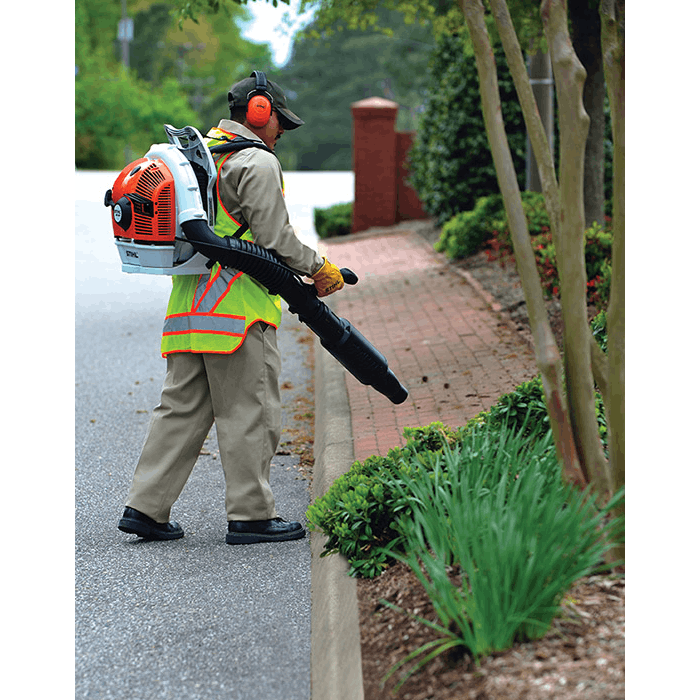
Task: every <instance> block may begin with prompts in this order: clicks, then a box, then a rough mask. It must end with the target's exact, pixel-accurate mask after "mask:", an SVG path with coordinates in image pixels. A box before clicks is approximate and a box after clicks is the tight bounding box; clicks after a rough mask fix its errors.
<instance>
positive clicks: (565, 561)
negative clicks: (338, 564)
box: [385, 426, 623, 685]
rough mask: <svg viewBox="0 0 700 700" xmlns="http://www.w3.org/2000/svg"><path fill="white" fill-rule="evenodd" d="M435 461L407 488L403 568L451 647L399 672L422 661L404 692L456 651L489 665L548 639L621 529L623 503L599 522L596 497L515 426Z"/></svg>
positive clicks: (544, 445) (411, 476)
mask: <svg viewBox="0 0 700 700" xmlns="http://www.w3.org/2000/svg"><path fill="white" fill-rule="evenodd" d="M431 459H432V460H433V469H423V470H409V471H406V472H405V477H404V481H403V483H401V484H399V485H398V486H399V487H400V488H402V489H403V490H404V493H405V495H406V497H407V498H408V499H409V500H410V501H411V504H412V508H411V513H410V516H405V517H404V518H402V519H401V521H400V523H399V530H400V532H401V533H402V535H403V537H404V538H405V542H406V547H405V551H406V554H401V555H396V558H397V559H401V560H402V561H405V562H406V563H407V564H408V565H409V566H410V567H411V569H412V570H413V572H414V573H415V575H416V577H417V578H418V580H419V581H420V582H421V584H422V585H423V587H424V588H425V590H426V592H427V593H428V595H429V596H430V599H431V601H432V604H433V607H434V609H435V612H436V613H437V616H438V618H439V620H440V622H439V623H432V622H429V621H427V620H425V619H423V620H422V621H423V622H424V623H425V624H428V625H430V626H431V627H432V628H433V629H435V630H436V631H437V632H438V633H439V634H440V635H441V636H440V638H438V639H436V640H434V641H431V642H429V643H428V644H426V645H423V646H422V647H420V648H419V649H417V650H415V651H414V652H413V653H412V654H410V655H409V656H407V657H406V658H404V659H402V660H401V661H400V662H399V663H398V664H396V665H395V666H394V667H393V668H392V669H391V670H390V671H389V673H388V674H387V676H386V678H389V677H390V676H391V675H393V674H394V673H395V672H396V671H397V670H398V669H399V668H401V667H403V666H404V665H405V664H407V663H408V662H410V661H415V660H417V659H419V660H418V661H417V663H416V664H415V665H414V666H413V667H412V668H410V669H409V671H408V673H407V674H406V675H405V676H404V677H403V679H402V680H401V681H400V682H399V684H398V685H401V684H402V683H403V682H404V681H405V679H406V678H408V676H410V675H411V673H413V672H414V671H415V670H417V669H418V668H420V667H421V666H423V665H424V664H425V663H427V662H428V661H430V660H431V659H432V658H434V657H435V656H437V655H439V654H441V653H443V652H445V651H447V650H449V649H453V648H455V647H463V648H464V649H465V650H466V652H467V653H468V654H469V655H470V656H471V657H472V658H473V659H474V660H475V662H476V663H477V664H478V662H479V659H480V658H481V657H483V656H485V655H488V654H490V653H493V652H495V651H499V650H504V649H508V648H510V647H512V646H513V643H514V642H515V641H526V640H532V639H538V638H540V637H542V636H544V634H545V633H546V632H547V630H548V629H549V627H550V625H551V622H552V619H553V617H554V615H555V614H556V612H557V610H558V607H559V604H560V602H561V600H562V598H563V596H564V595H565V594H566V592H567V591H568V590H569V589H570V588H571V586H572V585H573V584H574V583H575V582H576V581H577V580H578V579H580V578H582V577H583V576H586V575H589V574H590V573H592V572H593V571H595V570H597V568H598V567H599V566H600V564H601V562H603V560H604V556H605V554H606V552H607V551H608V549H610V547H611V546H612V545H613V543H614V541H615V540H616V538H617V537H618V536H619V535H620V533H621V528H622V523H621V521H620V520H615V519H612V518H611V517H610V511H611V510H612V508H613V507H614V506H615V505H616V503H617V502H618V500H619V499H621V498H623V494H622V493H620V494H618V495H617V496H616V498H615V499H613V501H611V502H610V504H608V506H607V507H606V508H605V509H604V510H602V511H600V510H598V509H597V508H596V506H595V499H594V498H593V497H592V494H591V492H590V490H586V491H578V490H576V489H575V488H574V487H573V486H570V485H567V484H565V483H564V482H563V481H562V479H561V469H560V467H559V465H558V463H557V460H556V455H555V453H554V451H553V450H552V448H551V439H547V437H544V438H540V439H537V440H534V441H533V440H532V438H531V437H530V438H526V437H524V436H523V431H522V430H520V431H518V432H515V431H513V430H512V429H509V428H507V427H505V426H504V427H502V428H501V429H500V430H499V431H485V432H484V431H478V435H477V434H475V435H474V436H472V437H471V438H467V439H466V440H465V441H464V442H463V444H462V445H461V446H460V445H457V446H454V447H448V446H446V447H445V449H444V450H443V451H442V452H441V453H435V454H433V455H432V457H431ZM455 569H456V570H457V571H458V572H459V584H458V585H456V584H455V583H453V580H451V578H450V575H449V571H450V570H452V571H454V570H455ZM452 577H453V578H454V574H452ZM390 607H395V606H390ZM386 678H385V679H386Z"/></svg>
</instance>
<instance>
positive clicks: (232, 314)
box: [161, 128, 282, 356]
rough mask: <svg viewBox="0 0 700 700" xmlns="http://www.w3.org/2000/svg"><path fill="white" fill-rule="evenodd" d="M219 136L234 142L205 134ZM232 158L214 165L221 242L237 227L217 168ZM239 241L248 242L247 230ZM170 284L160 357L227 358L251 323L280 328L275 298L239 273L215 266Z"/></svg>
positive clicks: (176, 278) (214, 131) (216, 228)
mask: <svg viewBox="0 0 700 700" xmlns="http://www.w3.org/2000/svg"><path fill="white" fill-rule="evenodd" d="M218 132H220V133H221V134H222V135H225V136H226V138H227V139H230V137H233V138H236V135H235V134H228V133H227V132H223V131H221V130H220V129H218V128H215V129H212V130H211V131H210V132H209V134H207V135H208V136H218V135H219V133H218ZM209 143H211V141H210V142H209ZM232 155H233V153H227V154H224V155H222V156H221V157H220V158H219V160H218V161H217V162H216V166H217V177H216V200H217V216H216V224H215V226H214V233H215V234H216V235H217V236H221V237H222V238H223V237H225V236H232V235H234V234H235V233H237V231H238V230H239V228H240V227H241V224H240V223H239V222H238V221H236V220H235V219H234V218H233V217H232V216H231V214H230V213H229V212H228V211H227V210H226V207H225V206H224V204H223V202H222V201H221V196H220V193H219V180H220V178H221V168H222V166H223V164H224V163H225V162H226V160H227V159H228V158H229V157H230V156H232ZM240 238H241V239H242V240H246V241H253V235H252V233H251V232H250V230H248V231H246V232H245V233H244V234H243V235H242V236H240ZM172 279H173V289H172V292H171V293H170V300H169V301H168V309H167V311H166V316H165V323H164V325H163V336H162V341H161V353H162V354H163V356H166V355H168V354H169V353H173V352H206V353H221V354H228V353H232V352H235V351H236V350H237V349H238V348H239V347H240V346H241V344H242V343H243V341H244V340H245V336H246V333H247V332H248V328H250V326H251V325H252V324H253V323H255V322H257V321H264V322H265V323H268V324H270V325H271V326H274V327H275V328H278V327H279V325H280V321H281V318H282V306H281V303H280V297H279V296H278V295H272V294H270V293H269V292H268V291H267V289H265V287H263V286H262V285H261V284H260V283H259V282H257V281H256V280H254V279H253V278H252V277H249V276H248V275H246V274H245V273H243V272H240V271H239V270H234V269H230V268H222V267H221V265H219V263H215V264H214V266H213V267H212V269H211V272H210V273H209V274H208V275H207V274H204V275H173V278H172Z"/></svg>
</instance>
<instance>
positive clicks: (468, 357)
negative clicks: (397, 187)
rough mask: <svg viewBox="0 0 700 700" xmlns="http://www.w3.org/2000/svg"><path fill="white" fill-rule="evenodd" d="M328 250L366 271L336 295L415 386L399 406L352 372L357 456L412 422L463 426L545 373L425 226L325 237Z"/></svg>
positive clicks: (396, 436) (399, 441)
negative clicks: (437, 248)
mask: <svg viewBox="0 0 700 700" xmlns="http://www.w3.org/2000/svg"><path fill="white" fill-rule="evenodd" d="M321 249H322V253H323V254H324V255H327V256H328V258H329V259H330V260H332V261H333V262H334V263H335V264H336V265H338V266H339V267H349V268H350V269H351V270H353V271H355V272H356V273H357V275H358V277H359V278H360V282H359V283H358V284H357V285H356V286H354V287H351V286H349V285H346V286H345V288H344V289H343V290H342V291H341V292H339V293H337V294H335V295H333V297H331V299H332V306H333V308H334V311H335V312H336V313H337V314H338V315H339V316H341V317H344V318H347V319H348V320H349V321H350V322H351V323H352V324H353V325H354V326H355V327H356V328H357V329H358V330H359V331H360V332H361V333H362V334H363V335H364V336H365V337H366V338H367V339H368V340H369V341H370V342H371V343H372V344H373V345H374V346H375V347H376V348H377V349H378V350H379V351H380V352H381V353H382V354H383V355H384V356H385V357H386V358H387V360H388V362H389V367H390V368H391V369H392V370H393V372H394V374H396V376H397V377H398V379H399V381H400V382H401V383H402V384H403V385H404V386H405V387H406V388H407V389H408V392H409V397H408V399H407V400H406V401H405V402H404V403H403V404H401V405H399V406H395V405H394V404H392V403H391V402H390V401H389V400H388V399H387V398H386V397H385V396H383V395H381V394H379V393H378V392H376V391H375V390H374V389H372V388H371V387H366V386H364V385H362V384H360V383H359V382H358V381H357V380H356V379H355V378H354V377H353V376H352V375H350V374H349V373H346V385H347V389H348V397H349V403H350V411H351V415H352V431H353V444H354V449H355V459H359V460H364V459H366V458H367V457H369V456H370V455H375V454H376V455H384V454H386V453H387V451H388V450H390V449H391V448H392V447H396V446H398V445H403V444H405V440H404V439H403V428H404V427H405V426H411V427H414V426H423V425H427V424H428V423H431V422H433V421H441V422H442V423H444V424H445V425H449V426H451V427H453V428H456V427H459V426H462V425H464V424H465V423H466V422H467V421H468V420H469V419H470V418H473V417H474V416H475V415H476V414H477V413H479V412H480V411H482V410H484V409H486V408H489V407H490V406H492V405H493V403H494V402H495V401H496V399H498V397H499V396H501V395H502V394H504V393H506V392H508V391H511V390H513V389H514V388H515V387H516V386H517V385H518V384H520V383H522V382H523V381H526V380H528V379H532V377H534V376H535V374H537V368H536V366H535V360H534V355H533V353H532V350H531V349H530V347H529V346H528V345H527V343H525V342H524V341H523V339H522V338H521V337H520V336H519V335H518V334H517V333H516V332H514V331H513V330H511V327H510V326H509V325H508V324H507V323H505V322H504V321H503V319H501V318H500V317H499V315H498V314H497V313H495V312H494V311H493V309H492V308H491V307H490V305H489V304H488V303H487V302H486V300H485V299H484V298H483V297H482V296H481V295H480V294H479V293H478V292H477V291H476V289H475V288H474V287H473V286H472V285H470V284H469V283H468V282H467V280H466V279H464V278H463V277H462V276H460V275H459V274H458V273H457V272H456V271H455V269H454V268H453V267H452V266H450V265H449V264H447V263H446V262H445V260H444V258H442V257H441V256H439V255H438V254H437V253H435V252H434V251H433V250H432V248H430V246H429V245H428V244H427V243H426V242H425V241H424V240H423V239H422V238H421V237H420V236H419V235H418V234H416V233H413V232H411V231H402V230H392V231H391V232H390V233H379V234H361V235H359V236H358V235H355V236H353V237H347V238H337V239H333V240H327V241H322V242H321Z"/></svg>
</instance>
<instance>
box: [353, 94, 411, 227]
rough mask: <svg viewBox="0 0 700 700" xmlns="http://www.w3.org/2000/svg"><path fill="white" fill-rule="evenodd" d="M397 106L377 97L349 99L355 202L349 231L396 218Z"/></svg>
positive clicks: (393, 220)
mask: <svg viewBox="0 0 700 700" xmlns="http://www.w3.org/2000/svg"><path fill="white" fill-rule="evenodd" d="M398 110H399V106H398V105H397V104H396V103H395V102H391V101H390V100H385V99H383V98H381V97H369V98H367V99H366V100H360V101H359V102H353V104H352V117H353V139H352V140H353V170H354V171H355V203H354V206H353V216H352V232H353V233H355V232H356V231H364V230H365V229H368V228H371V227H372V226H392V225H393V224H394V222H395V220H396V136H395V135H394V123H395V122H396V113H397V112H398Z"/></svg>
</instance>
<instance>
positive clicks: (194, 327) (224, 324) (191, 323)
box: [163, 314, 245, 335]
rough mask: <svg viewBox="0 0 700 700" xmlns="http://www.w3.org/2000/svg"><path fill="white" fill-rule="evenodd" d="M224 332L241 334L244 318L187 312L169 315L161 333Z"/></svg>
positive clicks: (243, 327) (243, 331)
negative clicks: (181, 314)
mask: <svg viewBox="0 0 700 700" xmlns="http://www.w3.org/2000/svg"><path fill="white" fill-rule="evenodd" d="M187 331H192V332H194V333H198V332H199V333H226V334H229V335H243V334H244V333H245V319H243V318H233V317H231V316H204V315H200V314H187V315H185V316H169V317H168V318H166V319H165V324H164V325H163V333H164V334H165V335H167V334H168V333H185V332H187Z"/></svg>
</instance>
